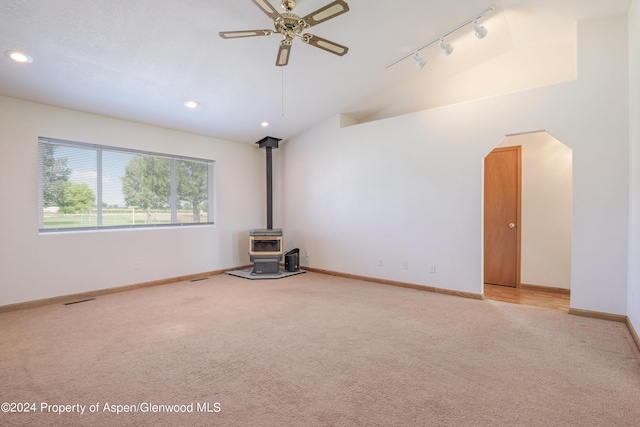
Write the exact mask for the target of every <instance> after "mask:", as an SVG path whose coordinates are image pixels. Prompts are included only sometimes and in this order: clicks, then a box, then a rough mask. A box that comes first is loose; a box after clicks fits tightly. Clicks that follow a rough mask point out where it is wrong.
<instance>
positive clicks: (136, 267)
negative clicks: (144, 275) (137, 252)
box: [133, 261, 140, 271]
mask: <svg viewBox="0 0 640 427" xmlns="http://www.w3.org/2000/svg"><path fill="white" fill-rule="evenodd" d="M133 271H140V261H134V262H133Z"/></svg>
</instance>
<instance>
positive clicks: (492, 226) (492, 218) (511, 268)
mask: <svg viewBox="0 0 640 427" xmlns="http://www.w3.org/2000/svg"><path fill="white" fill-rule="evenodd" d="M521 169H522V147H520V146H517V147H504V148H496V149H495V150H493V151H492V152H491V153H490V154H489V155H488V156H487V157H486V158H485V160H484V282H485V283H490V284H494V285H502V286H510V287H514V288H515V287H520V235H521V233H520V205H521V181H522V171H521Z"/></svg>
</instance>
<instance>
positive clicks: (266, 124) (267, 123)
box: [260, 122, 271, 128]
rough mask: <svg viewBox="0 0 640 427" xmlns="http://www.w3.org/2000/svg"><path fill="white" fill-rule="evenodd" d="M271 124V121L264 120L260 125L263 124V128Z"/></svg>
mask: <svg viewBox="0 0 640 427" xmlns="http://www.w3.org/2000/svg"><path fill="white" fill-rule="evenodd" d="M270 124H271V123H269V122H262V123H260V126H262V127H263V128H266V127H268V126H269V125H270Z"/></svg>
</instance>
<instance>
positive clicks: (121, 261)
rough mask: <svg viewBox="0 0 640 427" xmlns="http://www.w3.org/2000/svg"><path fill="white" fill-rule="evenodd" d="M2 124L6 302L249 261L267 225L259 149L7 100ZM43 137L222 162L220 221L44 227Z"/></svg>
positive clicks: (2, 102)
mask: <svg viewBox="0 0 640 427" xmlns="http://www.w3.org/2000/svg"><path fill="white" fill-rule="evenodd" d="M0 124H1V126H0V147H1V148H2V150H1V153H2V155H1V156H0V194H1V196H2V197H1V198H2V201H3V206H4V207H3V209H0V236H2V245H0V305H7V304H13V303H19V302H24V301H32V300H38V299H42V298H49V297H54V296H60V295H67V294H74V293H79V292H85V291H91V290H98V289H105V288H111V287H116V286H123V285H130V284H135V283H142V282H147V281H152V280H159V279H166V278H172V277H177V276H182V275H190V274H197V273H201V272H207V271H213V270H218V269H224V268H230V267H235V266H238V265H243V264H247V263H248V262H249V260H248V256H247V252H248V240H249V237H248V236H249V230H250V229H251V228H254V227H260V226H263V225H264V222H265V219H264V218H265V212H264V211H265V208H264V206H265V205H264V193H265V190H264V188H263V185H262V183H263V182H264V163H265V161H264V151H263V150H260V149H258V148H257V146H250V145H244V144H238V143H233V142H226V141H221V140H216V139H212V138H206V137H202V136H196V135H192V134H188V133H184V132H178V131H172V130H168V129H163V128H158V127H153V126H147V125H142V124H137V123H132V122H127V121H123V120H117V119H112V118H107V117H102V116H98V115H93V114H87V113H81V112H78V111H73V110H67V109H63V108H57V107H52V106H48V105H43V104H36V103H32V102H27V101H20V100H16V99H12V98H6V97H0ZM39 136H46V137H52V138H59V139H66V140H71V141H80V142H89V143H97V144H104V145H112V146H117V147H127V148H135V149H142V150H149V151H154V152H163V153H169V154H179V155H185V156H191V157H200V158H208V159H214V160H216V165H215V174H216V183H215V185H216V188H215V189H216V204H217V208H216V215H215V219H216V225H215V226H193V227H184V228H180V227H174V228H160V229H145V230H114V231H98V232H75V233H61V234H58V233H49V234H42V235H40V234H38V216H37V213H38V212H37V208H38V205H37V201H38V196H37V189H38V185H37V175H38V174H37V160H38V157H37V156H38V155H37V146H38V137H39ZM134 261H138V262H140V266H141V269H140V271H134V269H133V263H134Z"/></svg>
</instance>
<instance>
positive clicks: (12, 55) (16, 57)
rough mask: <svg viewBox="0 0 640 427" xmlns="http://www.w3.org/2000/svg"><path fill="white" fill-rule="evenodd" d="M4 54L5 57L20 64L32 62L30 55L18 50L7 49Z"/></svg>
mask: <svg viewBox="0 0 640 427" xmlns="http://www.w3.org/2000/svg"><path fill="white" fill-rule="evenodd" d="M4 54H5V56H6V57H7V58H9V59H11V60H12V61H14V62H18V63H20V64H30V63H32V62H33V58H32V57H30V56H29V55H27V54H26V53H24V52H20V51H18V50H7V51H6V52H5V53H4Z"/></svg>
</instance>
